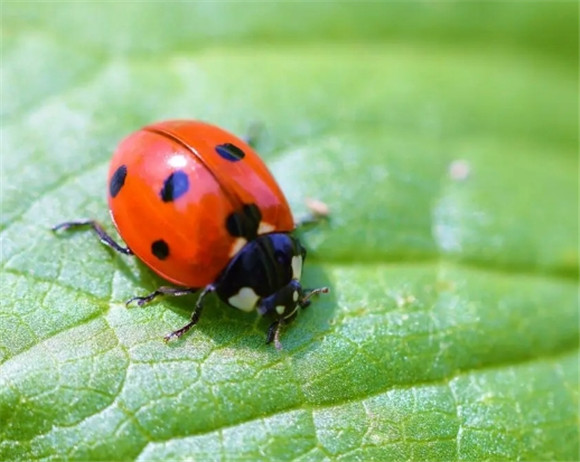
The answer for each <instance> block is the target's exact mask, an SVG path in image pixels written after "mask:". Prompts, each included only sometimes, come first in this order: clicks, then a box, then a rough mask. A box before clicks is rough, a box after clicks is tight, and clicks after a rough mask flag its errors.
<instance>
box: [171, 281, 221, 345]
mask: <svg viewBox="0 0 580 462" xmlns="http://www.w3.org/2000/svg"><path fill="white" fill-rule="evenodd" d="M214 290H215V286H214V285H213V284H210V285H208V286H206V287H205V289H203V291H202V292H201V294H199V298H198V299H197V302H196V304H195V308H194V309H193V313H192V314H191V320H190V321H189V322H188V323H187V324H186V325H185V326H183V327H182V328H181V329H178V330H176V331H173V332H171V333H170V334H168V335H166V336H165V337H163V340H165V341H166V342H169V341H170V340H173V339H178V338H180V337H181V336H183V335H184V334H185V333H187V331H188V330H189V329H191V328H192V327H193V326H195V325H196V324H197V321H199V317H200V316H201V311H202V310H203V299H204V298H205V297H206V295H208V294H211V293H212V292H213V291H214ZM172 295H175V294H172ZM178 295H185V294H178Z"/></svg>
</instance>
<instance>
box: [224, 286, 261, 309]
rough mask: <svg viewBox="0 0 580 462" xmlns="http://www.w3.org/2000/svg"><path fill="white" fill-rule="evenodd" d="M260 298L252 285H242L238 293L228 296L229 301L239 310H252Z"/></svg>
mask: <svg viewBox="0 0 580 462" xmlns="http://www.w3.org/2000/svg"><path fill="white" fill-rule="evenodd" d="M259 298H260V297H258V296H257V295H256V292H254V290H253V289H251V288H250V287H242V288H241V289H240V291H239V292H238V293H237V294H236V295H233V296H231V297H230V298H228V303H229V304H230V305H232V306H233V307H235V308H237V309H239V310H242V311H252V310H253V309H254V308H256V304H257V303H258V299H259Z"/></svg>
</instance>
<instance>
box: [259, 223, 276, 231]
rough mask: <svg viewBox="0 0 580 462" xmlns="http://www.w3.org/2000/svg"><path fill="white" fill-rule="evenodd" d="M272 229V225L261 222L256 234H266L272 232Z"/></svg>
mask: <svg viewBox="0 0 580 462" xmlns="http://www.w3.org/2000/svg"><path fill="white" fill-rule="evenodd" d="M274 229H275V228H274V225H271V224H270V223H266V222H264V221H261V222H260V226H258V234H268V233H271V232H272V231H274Z"/></svg>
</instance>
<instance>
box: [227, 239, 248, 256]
mask: <svg viewBox="0 0 580 462" xmlns="http://www.w3.org/2000/svg"><path fill="white" fill-rule="evenodd" d="M247 243H248V241H247V240H246V239H244V238H243V237H238V238H237V239H236V240H235V241H234V243H233V244H232V246H231V247H230V253H229V254H228V255H229V257H230V258H232V257H233V256H234V255H236V254H237V253H238V252H239V251H240V250H242V247H244V246H245V245H246V244H247Z"/></svg>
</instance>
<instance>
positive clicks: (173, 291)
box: [125, 286, 199, 306]
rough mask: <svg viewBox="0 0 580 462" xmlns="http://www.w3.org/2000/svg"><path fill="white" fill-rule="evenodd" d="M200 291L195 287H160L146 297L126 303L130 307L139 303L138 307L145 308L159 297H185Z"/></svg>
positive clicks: (132, 299)
mask: <svg viewBox="0 0 580 462" xmlns="http://www.w3.org/2000/svg"><path fill="white" fill-rule="evenodd" d="M198 290H199V289H198V288H194V287H192V288H188V289H178V288H176V287H167V286H162V287H159V288H158V289H157V290H155V291H153V292H151V293H150V294H148V295H145V296H144V297H133V298H130V299H129V300H127V301H126V302H125V305H127V306H129V305H130V304H131V303H133V302H137V305H139V306H143V305H145V304H146V303H149V302H150V301H151V300H153V299H155V298H157V297H158V296H159V295H171V296H173V297H181V296H183V295H189V294H194V293H195V292H197V291H198Z"/></svg>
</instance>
